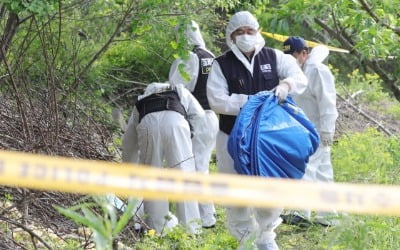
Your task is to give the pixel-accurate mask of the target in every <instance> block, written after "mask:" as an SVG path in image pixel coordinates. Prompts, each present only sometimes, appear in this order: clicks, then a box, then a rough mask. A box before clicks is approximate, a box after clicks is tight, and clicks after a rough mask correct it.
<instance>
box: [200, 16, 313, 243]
mask: <svg viewBox="0 0 400 250" xmlns="http://www.w3.org/2000/svg"><path fill="white" fill-rule="evenodd" d="M258 29H259V24H258V21H257V19H256V18H255V17H254V16H253V15H252V14H251V13H250V12H248V11H240V12H237V13H235V14H234V15H233V16H232V17H231V19H230V20H229V23H228V25H227V27H226V43H227V45H228V47H229V50H228V51H226V52H225V53H224V54H223V55H221V56H219V57H217V58H216V59H215V60H214V62H213V65H212V67H211V72H210V75H209V77H208V81H207V97H208V101H209V103H210V107H211V108H212V109H213V110H214V111H215V112H216V113H217V114H219V118H220V119H219V131H218V134H217V141H216V150H217V167H218V171H219V172H222V173H228V174H238V173H237V172H236V170H235V168H234V162H233V159H232V157H231V156H230V155H229V152H228V149H227V147H228V146H227V143H228V138H229V134H230V132H231V130H232V127H233V125H234V123H235V120H236V117H237V115H238V114H239V111H240V109H241V108H242V107H243V106H244V105H245V103H246V102H247V100H248V98H249V96H250V95H254V94H256V93H258V92H259V91H264V90H270V91H274V93H275V95H276V96H277V97H278V98H279V99H280V100H284V99H286V97H287V95H288V93H302V91H304V90H305V88H306V86H307V78H306V77H305V75H304V74H303V72H302V70H301V69H300V67H299V65H298V64H297V63H296V60H295V59H294V58H293V57H292V56H289V55H285V54H284V53H283V52H282V51H280V50H277V49H272V48H268V47H264V45H265V41H264V39H263V37H262V36H261V34H260V32H259V30H258ZM249 198H251V197H249ZM281 212H282V208H273V209H261V208H253V207H235V206H231V207H227V208H226V221H227V227H228V229H229V231H230V233H231V234H232V235H233V236H234V237H235V238H236V239H237V240H239V241H240V243H239V248H241V249H245V248H246V249H247V248H248V244H249V241H252V239H255V240H254V242H252V243H251V244H253V249H278V245H277V244H276V242H275V236H276V234H275V232H274V230H275V228H276V227H277V226H278V225H279V224H280V223H281V220H280V218H279V215H280V214H281Z"/></svg>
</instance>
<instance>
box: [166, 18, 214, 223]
mask: <svg viewBox="0 0 400 250" xmlns="http://www.w3.org/2000/svg"><path fill="white" fill-rule="evenodd" d="M184 35H185V37H186V38H187V39H188V43H189V45H192V46H193V47H194V46H197V47H199V48H200V49H203V50H205V51H207V52H208V53H209V54H211V55H212V57H215V56H214V54H213V53H212V52H210V51H209V50H207V48H206V45H205V42H204V40H203V37H202V35H201V33H200V28H199V26H198V24H197V23H196V22H194V21H192V22H191V25H190V24H188V25H187V28H186V30H185V31H184ZM202 60H204V62H203V61H202V62H200V59H199V57H198V56H197V54H196V53H193V52H192V51H190V52H189V58H188V59H187V60H183V59H181V58H178V59H176V60H175V61H174V62H173V63H172V66H171V68H170V71H169V82H170V84H171V85H179V84H181V85H183V86H185V88H187V89H188V90H189V91H190V92H193V91H194V89H195V87H196V83H197V79H198V77H199V73H203V74H208V72H204V71H206V70H207V68H208V67H211V63H212V61H210V58H205V59H202ZM200 63H202V67H204V66H203V65H204V64H206V66H207V68H206V70H204V71H203V70H202V72H199V67H200ZM181 64H182V65H184V70H185V72H186V73H187V74H188V75H189V76H190V79H184V77H183V76H182V75H181V73H180V72H179V69H178V66H179V65H181ZM208 69H209V68H208ZM192 126H194V127H196V133H195V134H194V136H193V138H192V143H193V154H194V157H195V162H196V172H198V173H202V174H208V173H209V164H210V158H211V154H212V151H213V150H214V148H215V139H216V136H217V132H218V117H217V115H216V114H215V113H214V111H212V110H211V109H206V110H205V117H204V119H203V120H199V122H198V123H196V124H192ZM199 209H200V216H201V220H202V225H203V226H204V227H210V226H213V225H214V224H215V222H216V219H215V216H214V214H215V208H214V205H213V204H212V203H199Z"/></svg>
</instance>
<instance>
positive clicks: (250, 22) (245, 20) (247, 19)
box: [225, 11, 265, 53]
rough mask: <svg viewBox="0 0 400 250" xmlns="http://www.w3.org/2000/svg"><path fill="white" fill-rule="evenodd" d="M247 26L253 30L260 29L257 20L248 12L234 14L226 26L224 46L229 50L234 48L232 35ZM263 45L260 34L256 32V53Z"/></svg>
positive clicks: (263, 41)
mask: <svg viewBox="0 0 400 250" xmlns="http://www.w3.org/2000/svg"><path fill="white" fill-rule="evenodd" d="M243 26H248V27H251V28H253V29H255V30H258V29H259V28H260V25H259V24H258V21H257V19H256V18H255V17H254V16H253V15H252V14H251V13H250V12H248V11H239V12H237V13H235V14H234V15H233V16H232V17H231V19H230V20H229V23H228V26H226V31H225V36H226V45H228V47H229V48H232V47H235V48H237V47H236V45H235V44H234V43H233V41H232V39H231V35H232V33H233V32H234V31H235V30H237V29H238V28H240V27H243ZM264 45H265V40H264V38H263V37H262V36H261V34H260V32H257V45H256V53H257V52H258V51H259V50H261V48H262V47H264Z"/></svg>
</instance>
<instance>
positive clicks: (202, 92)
mask: <svg viewBox="0 0 400 250" xmlns="http://www.w3.org/2000/svg"><path fill="white" fill-rule="evenodd" d="M193 52H194V53H196V55H197V57H198V58H199V74H198V77H197V82H196V86H195V88H194V90H193V92H192V94H193V96H194V97H196V99H197V101H199V103H200V105H201V106H202V107H203V109H211V108H210V104H209V103H208V99H207V91H206V87H207V86H206V85H207V78H208V74H209V73H210V70H211V64H212V62H213V60H214V56H213V55H211V54H210V53H208V52H207V51H206V50H203V49H201V48H199V47H195V48H194V49H193Z"/></svg>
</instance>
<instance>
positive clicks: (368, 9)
mask: <svg viewBox="0 0 400 250" xmlns="http://www.w3.org/2000/svg"><path fill="white" fill-rule="evenodd" d="M358 1H359V2H360V3H361V6H362V8H363V9H364V10H365V11H366V12H367V13H368V15H369V16H370V17H371V18H372V19H374V21H375V22H376V23H378V24H380V25H381V26H382V27H385V28H388V29H390V30H391V31H393V32H394V33H396V34H397V35H398V36H400V28H399V27H393V26H390V25H389V24H387V23H384V22H382V21H381V19H379V17H378V16H377V15H375V13H374V12H373V11H372V8H371V7H370V6H369V5H368V3H367V2H366V1H365V0H358Z"/></svg>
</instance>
